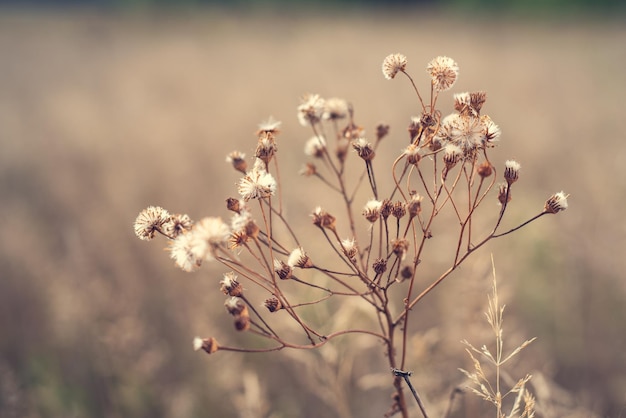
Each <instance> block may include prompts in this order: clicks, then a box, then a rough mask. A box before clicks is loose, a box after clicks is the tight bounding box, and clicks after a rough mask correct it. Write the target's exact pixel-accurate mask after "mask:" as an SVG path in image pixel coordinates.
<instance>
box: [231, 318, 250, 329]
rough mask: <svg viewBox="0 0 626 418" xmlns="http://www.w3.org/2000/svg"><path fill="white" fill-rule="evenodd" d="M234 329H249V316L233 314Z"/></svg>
mask: <svg viewBox="0 0 626 418" xmlns="http://www.w3.org/2000/svg"><path fill="white" fill-rule="evenodd" d="M235 329H236V330H237V331H247V330H249V329H250V316H248V315H237V316H235Z"/></svg>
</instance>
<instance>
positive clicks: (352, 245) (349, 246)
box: [341, 238, 359, 262]
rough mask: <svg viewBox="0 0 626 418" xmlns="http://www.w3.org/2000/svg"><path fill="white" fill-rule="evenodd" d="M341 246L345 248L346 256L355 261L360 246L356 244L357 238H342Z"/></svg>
mask: <svg viewBox="0 0 626 418" xmlns="http://www.w3.org/2000/svg"><path fill="white" fill-rule="evenodd" d="M341 248H343V253H344V254H345V256H346V257H348V258H349V259H350V260H351V261H353V262H354V261H355V260H356V256H357V254H358V253H359V248H358V246H357V245H356V240H355V239H354V238H349V239H344V240H342V241H341Z"/></svg>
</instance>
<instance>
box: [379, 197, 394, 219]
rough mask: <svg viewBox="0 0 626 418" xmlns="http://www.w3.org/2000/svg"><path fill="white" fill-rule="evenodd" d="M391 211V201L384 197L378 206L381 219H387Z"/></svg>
mask: <svg viewBox="0 0 626 418" xmlns="http://www.w3.org/2000/svg"><path fill="white" fill-rule="evenodd" d="M392 211H393V203H392V202H391V200H389V199H384V200H383V202H382V204H381V206H380V216H381V217H382V218H383V219H387V218H388V217H389V215H391V212H392Z"/></svg>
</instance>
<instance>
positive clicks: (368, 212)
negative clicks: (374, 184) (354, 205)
mask: <svg viewBox="0 0 626 418" xmlns="http://www.w3.org/2000/svg"><path fill="white" fill-rule="evenodd" d="M381 209H382V202H381V201H379V200H375V199H372V200H370V201H369V202H367V203H366V204H365V207H364V208H363V216H365V219H367V220H368V221H370V222H371V223H374V222H376V221H377V220H378V218H380V211H381Z"/></svg>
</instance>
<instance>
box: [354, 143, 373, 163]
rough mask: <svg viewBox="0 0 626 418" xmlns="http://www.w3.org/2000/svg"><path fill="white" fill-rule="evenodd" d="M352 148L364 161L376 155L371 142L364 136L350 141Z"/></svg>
mask: <svg viewBox="0 0 626 418" xmlns="http://www.w3.org/2000/svg"><path fill="white" fill-rule="evenodd" d="M352 148H354V150H355V151H356V153H357V154H359V157H361V158H362V159H363V160H365V161H371V160H373V159H374V157H375V156H376V153H375V152H374V148H373V147H372V144H370V143H369V142H368V141H367V139H365V138H358V139H356V140H354V141H352Z"/></svg>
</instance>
